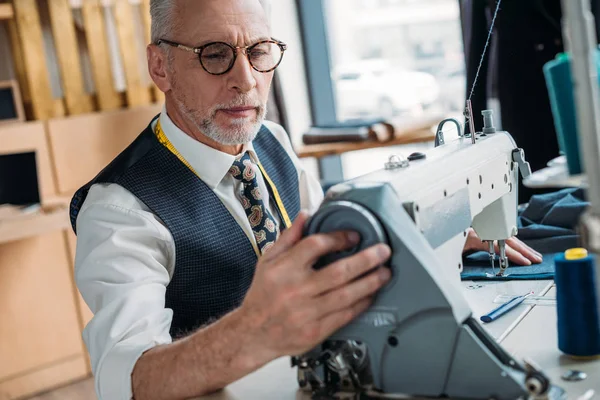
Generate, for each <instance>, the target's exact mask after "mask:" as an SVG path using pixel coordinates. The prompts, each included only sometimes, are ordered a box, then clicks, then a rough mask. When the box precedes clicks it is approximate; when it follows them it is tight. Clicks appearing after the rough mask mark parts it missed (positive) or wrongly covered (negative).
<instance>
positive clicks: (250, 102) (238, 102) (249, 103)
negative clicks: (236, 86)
mask: <svg viewBox="0 0 600 400" xmlns="http://www.w3.org/2000/svg"><path fill="white" fill-rule="evenodd" d="M242 106H246V107H256V108H259V109H262V108H264V107H265V105H264V104H263V103H262V102H261V101H260V100H258V99H253V98H251V97H249V96H239V97H236V98H234V99H233V100H231V101H229V102H227V103H220V104H217V105H215V106H214V108H213V110H214V111H215V112H216V111H218V110H221V109H227V108H234V107H242Z"/></svg>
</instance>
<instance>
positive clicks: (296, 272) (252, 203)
mask: <svg viewBox="0 0 600 400" xmlns="http://www.w3.org/2000/svg"><path fill="white" fill-rule="evenodd" d="M151 12H152V18H153V23H152V42H153V44H151V45H149V46H148V49H147V57H148V67H149V71H150V75H151V77H152V79H153V80H154V82H155V83H156V85H157V86H158V87H159V88H160V90H161V91H163V92H164V93H165V99H166V103H165V108H164V111H163V112H162V113H161V115H160V117H159V118H158V119H157V120H154V121H152V123H151V124H150V126H149V127H148V128H147V129H146V130H145V131H144V132H143V133H142V134H141V135H140V136H139V137H138V138H137V139H136V140H135V141H134V143H133V144H132V145H131V146H129V147H128V149H126V150H125V151H124V152H123V153H121V155H119V156H118V157H117V158H116V159H115V160H114V161H113V162H112V163H111V164H110V165H109V166H108V167H106V168H105V169H104V170H103V171H102V172H101V173H100V174H99V175H98V176H97V177H96V178H95V179H94V180H93V181H92V182H90V183H89V184H88V185H86V186H84V187H83V188H81V189H80V190H79V191H78V192H77V193H76V194H75V196H74V198H73V203H72V209H71V216H72V222H73V224H74V228H76V232H77V234H78V241H77V256H76V261H75V263H76V279H77V285H78V287H79V290H80V291H81V293H82V295H83V297H84V299H85V300H86V302H87V304H88V305H89V306H90V308H91V310H92V311H93V312H94V318H93V319H92V321H91V322H90V323H89V324H88V326H87V327H86V329H85V331H84V340H85V343H86V346H87V348H88V350H89V353H90V356H91V362H92V368H93V372H94V376H95V380H96V391H97V393H98V396H99V397H100V398H101V399H111V400H112V399H130V398H132V397H135V398H136V399H137V400H141V399H182V398H189V397H194V396H198V395H201V394H204V393H208V392H211V391H214V390H217V389H220V388H223V387H224V386H226V385H227V384H229V383H231V382H233V381H234V380H236V379H238V378H241V377H242V376H244V375H246V374H248V373H250V372H252V371H253V370H255V369H257V368H259V367H260V366H262V365H264V364H266V363H267V362H269V361H271V360H273V359H275V358H277V357H280V356H284V355H291V354H300V353H303V352H305V351H307V350H309V349H311V348H312V347H314V346H315V345H316V344H318V343H320V342H321V341H323V340H324V339H325V338H327V337H328V336H329V335H330V334H331V333H332V332H334V331H335V330H337V329H338V328H340V327H341V326H343V325H344V324H346V323H348V322H349V321H350V320H352V319H353V318H354V317H355V316H357V315H358V314H359V313H360V312H362V311H363V310H365V309H366V308H367V307H368V306H369V304H370V301H371V298H372V296H373V295H374V293H375V292H376V291H377V290H378V289H379V288H381V287H382V286H383V285H384V284H385V283H386V282H387V281H388V280H389V278H390V276H389V275H390V274H389V271H388V269H387V268H381V269H379V268H376V267H377V266H379V265H381V264H382V263H384V262H385V261H386V260H387V259H388V258H389V255H390V249H389V247H387V246H385V245H378V246H374V247H372V248H369V249H367V250H365V251H363V252H361V253H359V254H356V255H354V256H352V257H349V258H347V259H344V260H341V261H338V262H336V263H334V264H332V265H330V266H328V267H327V268H324V269H321V270H319V271H315V270H313V269H312V266H313V264H314V263H315V261H316V260H317V259H318V258H319V257H320V256H322V255H324V254H326V253H330V252H334V251H339V250H342V249H345V248H348V247H351V246H353V245H354V244H356V243H357V242H358V240H359V238H358V236H357V235H356V234H355V233H352V232H337V233H334V234H328V235H314V236H311V237H308V238H304V239H303V238H302V227H303V224H304V223H305V221H306V219H307V215H308V214H307V213H306V212H301V211H300V210H301V209H307V210H310V211H312V210H314V209H315V208H316V207H318V205H319V203H320V202H321V200H322V192H321V189H320V187H319V185H318V183H317V181H316V180H314V179H313V178H311V177H310V176H308V174H306V172H305V171H304V170H303V168H302V167H301V165H300V163H299V161H298V159H297V157H296V156H295V155H294V153H293V150H292V148H291V145H290V143H289V140H288V138H287V136H286V134H285V132H284V131H283V129H282V128H281V127H280V126H278V125H275V124H273V123H270V122H267V121H263V117H264V113H265V103H266V100H267V95H268V91H269V85H270V83H271V78H272V74H273V72H272V71H273V70H274V69H275V67H276V66H277V65H278V64H279V62H280V61H281V58H282V57H283V51H284V49H285V45H284V44H283V43H281V42H279V41H276V40H274V39H271V37H270V34H269V27H268V23H267V19H266V17H265V14H264V12H263V9H262V8H261V5H260V3H259V2H258V1H257V0H202V1H198V0H171V1H168V0H162V1H160V0H155V1H151ZM194 46H196V47H195V48H194ZM263 122H264V124H263ZM292 221H294V223H293V225H291V222H292ZM285 228H287V229H285ZM282 231H283V232H282ZM280 232H281V236H280V237H278V235H279V234H280ZM275 241H276V243H275ZM469 243H470V246H471V247H473V248H474V247H475V246H481V243H480V242H478V240H477V239H476V238H475V237H472V240H469ZM514 243H515V245H516V246H517V250H521V251H524V252H525V253H524V254H525V255H526V256H527V257H528V258H529V259H531V260H535V254H534V253H533V252H531V251H529V250H528V249H527V248H524V247H523V248H519V246H520V244H519V243H518V242H514ZM512 255H513V256H514V259H515V260H517V261H519V260H520V261H521V262H528V261H527V260H526V259H525V258H523V256H522V255H521V254H520V253H518V252H514V254H512ZM174 338H177V339H178V340H176V341H173V339H174Z"/></svg>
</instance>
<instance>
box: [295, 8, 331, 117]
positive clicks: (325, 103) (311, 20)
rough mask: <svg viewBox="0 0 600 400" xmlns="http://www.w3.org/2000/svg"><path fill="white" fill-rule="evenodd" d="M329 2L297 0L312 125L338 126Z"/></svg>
mask: <svg viewBox="0 0 600 400" xmlns="http://www.w3.org/2000/svg"><path fill="white" fill-rule="evenodd" d="M325 1H326V0H310V1H306V0H296V7H297V10H298V16H299V19H300V33H301V36H302V45H303V50H304V63H305V68H306V79H307V84H308V92H309V96H310V110H311V115H312V120H313V125H314V126H317V127H323V126H336V125H339V122H338V120H337V110H336V101H335V100H336V99H335V92H334V88H333V80H332V79H331V57H330V51H329V43H328V35H327V25H326V24H327V18H326V15H325V14H326V10H325Z"/></svg>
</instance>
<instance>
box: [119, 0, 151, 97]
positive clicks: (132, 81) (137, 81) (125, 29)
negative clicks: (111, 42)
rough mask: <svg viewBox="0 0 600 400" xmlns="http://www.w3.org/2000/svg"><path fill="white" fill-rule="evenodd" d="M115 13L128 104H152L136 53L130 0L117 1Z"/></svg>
mask: <svg viewBox="0 0 600 400" xmlns="http://www.w3.org/2000/svg"><path fill="white" fill-rule="evenodd" d="M114 11H115V21H116V24H117V31H118V36H119V44H120V46H119V47H120V48H121V56H122V58H123V67H124V69H125V79H126V81H127V103H128V105H129V106H130V107H133V106H139V105H146V104H150V103H151V101H150V91H149V90H148V88H147V87H145V86H144V84H143V82H142V73H141V67H140V65H139V61H138V58H137V52H136V51H135V46H136V36H135V30H134V25H133V22H134V20H133V10H132V6H131V4H129V1H128V0H116V1H115V6H114Z"/></svg>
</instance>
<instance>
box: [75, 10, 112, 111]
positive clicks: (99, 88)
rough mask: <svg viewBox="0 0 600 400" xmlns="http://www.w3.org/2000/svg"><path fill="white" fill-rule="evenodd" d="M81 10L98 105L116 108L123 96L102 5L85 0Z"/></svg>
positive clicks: (106, 108) (108, 108) (103, 108)
mask: <svg viewBox="0 0 600 400" xmlns="http://www.w3.org/2000/svg"><path fill="white" fill-rule="evenodd" d="M81 11H82V14H83V21H84V26H85V37H86V41H87V47H88V52H89V55H90V61H91V64H92V74H93V76H94V84H95V87H96V95H97V97H98V105H99V108H100V110H114V109H116V108H119V107H121V97H120V96H119V94H118V93H117V91H116V90H115V85H114V82H113V76H112V72H111V66H110V55H109V51H108V42H107V39H106V30H105V26H104V19H103V14H102V6H101V5H100V3H99V2H98V0H84V2H83V7H82V9H81Z"/></svg>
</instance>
